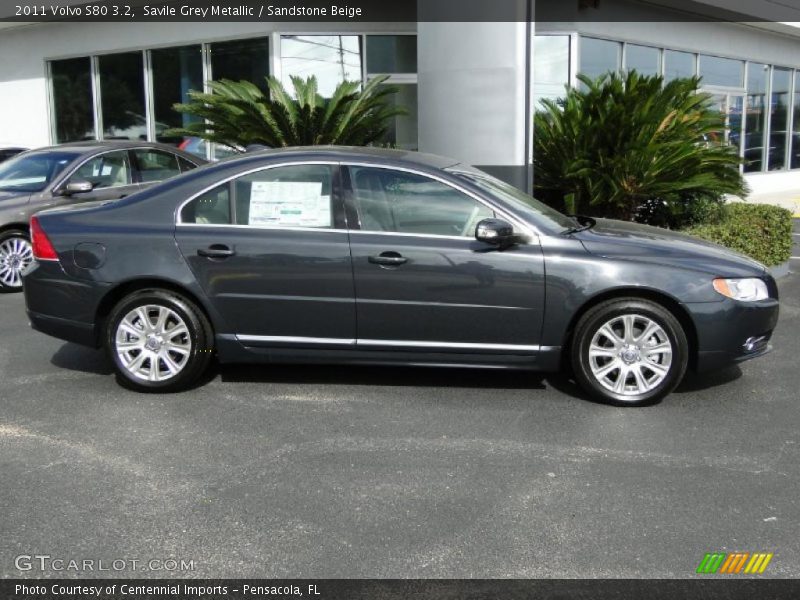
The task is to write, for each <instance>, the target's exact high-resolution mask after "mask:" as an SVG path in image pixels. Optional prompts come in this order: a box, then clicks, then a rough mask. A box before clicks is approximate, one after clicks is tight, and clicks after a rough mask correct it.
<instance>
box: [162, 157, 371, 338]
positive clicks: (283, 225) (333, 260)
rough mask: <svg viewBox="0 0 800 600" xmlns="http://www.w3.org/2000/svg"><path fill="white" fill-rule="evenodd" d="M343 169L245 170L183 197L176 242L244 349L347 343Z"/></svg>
mask: <svg viewBox="0 0 800 600" xmlns="http://www.w3.org/2000/svg"><path fill="white" fill-rule="evenodd" d="M338 189H339V184H338V167H337V166H336V165H330V164H295V165H284V166H276V167H272V168H266V169H263V170H260V171H257V172H255V173H250V174H247V175H242V176H240V177H238V178H236V179H233V180H232V181H230V182H228V183H224V184H222V185H220V186H219V187H217V188H214V189H212V190H210V191H208V192H206V193H204V194H202V195H200V196H198V197H196V198H194V199H193V200H191V201H190V202H189V203H187V204H186V205H185V206H184V207H183V208H182V210H181V215H180V222H179V224H178V226H177V228H176V239H177V241H178V245H179V247H180V250H181V252H182V253H183V256H184V257H185V258H186V260H187V262H188V263H189V265H190V267H191V269H192V271H193V273H194V275H195V277H196V279H197V281H198V282H199V284H200V285H201V287H202V288H203V290H204V292H205V294H206V296H207V297H208V298H209V299H210V301H211V302H212V303H213V304H214V306H215V308H216V309H217V310H218V311H219V313H220V314H221V315H222V317H223V318H224V319H225V322H226V324H227V325H228V327H229V331H227V332H220V333H231V334H234V335H236V336H237V338H238V339H239V341H241V342H242V343H243V344H245V345H248V346H286V345H288V346H311V347H325V346H329V345H334V346H341V345H344V346H348V345H352V344H354V342H355V339H354V338H355V300H354V294H353V272H352V266H351V261H350V248H349V244H348V234H347V231H346V230H345V228H344V217H343V212H342V209H341V200H340V194H339V192H338Z"/></svg>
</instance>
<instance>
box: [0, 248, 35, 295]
mask: <svg viewBox="0 0 800 600" xmlns="http://www.w3.org/2000/svg"><path fill="white" fill-rule="evenodd" d="M32 261H33V250H32V249H31V243H30V242H29V241H28V240H26V239H25V238H23V237H11V238H8V239H6V240H4V241H3V242H2V243H0V284H2V285H4V286H5V287H8V288H20V287H22V273H23V271H25V269H27V268H28V265H30V264H31V262H32Z"/></svg>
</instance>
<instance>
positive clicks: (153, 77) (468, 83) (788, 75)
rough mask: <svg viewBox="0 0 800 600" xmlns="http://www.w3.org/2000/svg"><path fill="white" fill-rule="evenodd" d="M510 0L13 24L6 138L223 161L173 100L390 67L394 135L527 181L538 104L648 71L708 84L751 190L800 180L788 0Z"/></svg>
mask: <svg viewBox="0 0 800 600" xmlns="http://www.w3.org/2000/svg"><path fill="white" fill-rule="evenodd" d="M498 1H499V2H500V3H503V2H504V1H505V0H498ZM507 1H508V2H509V3H511V4H514V8H515V11H516V12H515V14H518V15H521V17H520V18H519V19H517V20H514V21H510V20H507V21H500V22H492V21H472V22H470V21H454V22H446V21H432V20H425V17H424V13H425V11H424V6H425V2H423V1H422V0H420V2H419V3H418V11H417V17H418V18H417V20H416V21H409V22H370V23H364V22H358V21H352V20H351V21H339V22H299V21H290V20H280V21H279V20H276V21H271V22H264V21H262V22H256V21H253V22H229V21H226V22H208V21H205V22H191V23H176V22H157V21H152V22H114V23H86V22H63V21H62V22H50V23H38V24H31V23H11V22H4V23H0V57H2V59H1V60H0V143H15V144H23V145H26V146H28V147H35V146H42V145H47V144H55V143H62V142H68V141H73V140H83V139H94V138H97V139H109V138H124V139H137V140H138V139H141V140H159V141H165V142H168V143H178V144H179V143H184V145H186V146H187V147H188V149H194V150H195V151H196V152H200V153H205V154H208V155H209V157H210V158H213V157H214V155H215V154H217V155H219V156H221V155H222V154H223V151H222V149H214V148H210V147H206V146H205V145H202V144H196V145H194V146H191V145H190V144H188V141H187V140H176V139H174V138H170V137H168V136H166V135H164V132H165V131H166V130H167V129H168V128H170V127H174V126H180V125H182V124H184V122H183V119H184V118H186V117H185V116H182V115H180V114H178V113H176V112H175V111H174V110H173V109H172V105H173V104H174V103H176V102H182V101H185V100H186V98H187V92H188V91H189V90H199V89H202V88H203V86H204V85H205V82H207V81H209V80H214V79H234V80H240V79H247V80H250V81H253V82H255V83H256V84H259V85H262V86H263V85H264V78H265V76H267V75H274V76H276V77H278V78H279V79H281V80H283V81H286V82H288V80H289V77H290V76H292V75H299V76H308V75H316V76H317V78H318V79H319V82H320V88H321V91H322V92H323V93H328V92H330V90H332V89H333V88H334V87H335V85H336V84H337V83H338V82H339V81H341V80H343V79H349V80H353V79H358V80H362V81H368V80H370V79H371V78H373V77H376V76H381V75H386V76H388V79H387V84H392V85H396V86H397V87H398V88H399V90H400V91H399V93H398V94H397V95H396V96H395V100H394V101H395V102H396V103H398V104H400V105H402V106H404V107H405V108H406V109H407V110H408V114H407V115H405V116H400V117H397V118H396V121H395V123H394V124H393V127H392V130H391V134H390V139H389V140H387V141H389V142H391V143H393V144H395V145H396V146H398V147H401V148H408V149H419V150H422V151H426V152H432V153H437V154H444V155H448V156H452V157H455V158H457V159H460V160H462V161H465V162H468V163H470V164H474V165H478V166H480V167H482V168H485V169H486V170H488V171H490V172H492V173H494V174H496V175H498V176H500V177H502V178H504V179H507V180H509V181H511V182H513V183H515V184H517V185H519V186H520V187H523V188H529V187H530V181H531V176H532V173H531V166H530V165H531V159H532V146H533V145H532V140H533V136H535V135H536V132H535V131H534V130H533V127H532V115H533V113H534V111H535V110H536V107H537V105H538V103H539V102H540V100H541V99H542V98H557V97H558V96H559V95H561V94H562V93H563V91H564V87H565V86H567V85H572V86H574V85H576V84H577V75H578V74H579V73H585V74H587V75H599V74H601V73H604V72H607V71H609V70H612V71H624V70H629V69H636V70H637V71H639V72H641V73H647V74H662V75H664V77H665V78H667V79H672V78H676V77H684V76H691V75H694V74H699V75H700V76H702V78H703V86H704V87H705V89H706V90H707V91H708V92H710V93H711V94H713V97H714V102H715V104H716V105H717V106H718V107H719V109H720V111H722V112H723V113H724V114H725V115H726V120H727V131H726V133H725V135H726V137H727V139H728V141H729V142H730V143H731V144H734V145H736V146H737V147H738V148H739V150H740V152H741V155H742V157H743V158H744V164H743V166H742V169H743V171H744V173H745V175H746V177H747V179H748V181H749V183H750V186H751V188H752V189H753V191H754V193H757V194H758V193H769V192H780V191H787V190H793V189H796V190H800V8H793V7H792V6H791V4H792V3H791V2H785V3H774V2H770V1H769V0H750V1H747V2H745V1H743V0H742V1H740V2H738V5H737V2H736V0H705V1H702V2H700V1H692V0H682V1H680V2H677V1H671V0H649V1H644V0H642V1H638V0H559V1H553V0H507ZM61 4H65V3H64V2H62V3H61ZM72 4H80V2H75V1H74V0H73V1H72ZM486 4H487V5H488V4H489V3H486ZM556 9H557V11H558V12H556ZM720 9H725V10H726V13H725V14H726V15H727V18H729V19H731V20H730V21H722V20H720V18H719V14H720ZM2 10H3V11H6V13H8V11H9V10H11V9H10V8H4V9H2ZM767 15H768V18H769V19H770V21H759V20H760V19H764V18H765V16H767ZM4 16H5V15H4ZM454 17H455V16H454Z"/></svg>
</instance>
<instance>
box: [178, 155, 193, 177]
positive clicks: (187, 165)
mask: <svg viewBox="0 0 800 600" xmlns="http://www.w3.org/2000/svg"><path fill="white" fill-rule="evenodd" d="M178 164H179V165H180V167H181V173H186V171H191V170H192V169H196V168H197V165H196V164H194V163H193V162H192V161H190V160H186V159H185V158H183V157H182V156H179V157H178Z"/></svg>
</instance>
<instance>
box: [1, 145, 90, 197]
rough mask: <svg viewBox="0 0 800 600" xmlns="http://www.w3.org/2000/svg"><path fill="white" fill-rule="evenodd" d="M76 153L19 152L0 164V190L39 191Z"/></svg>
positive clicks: (73, 158)
mask: <svg viewBox="0 0 800 600" xmlns="http://www.w3.org/2000/svg"><path fill="white" fill-rule="evenodd" d="M76 156H77V155H76V154H73V153H69V152H34V153H26V154H20V155H19V156H15V157H14V158H12V159H11V160H8V161H6V162H4V163H2V164H0V190H2V191H6V192H41V191H42V190H43V189H44V188H46V187H47V186H48V185H50V182H52V181H53V179H54V178H55V177H56V175H58V174H59V173H61V171H63V170H64V167H66V166H67V165H68V164H70V163H71V162H72V161H73V160H75V157H76Z"/></svg>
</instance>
